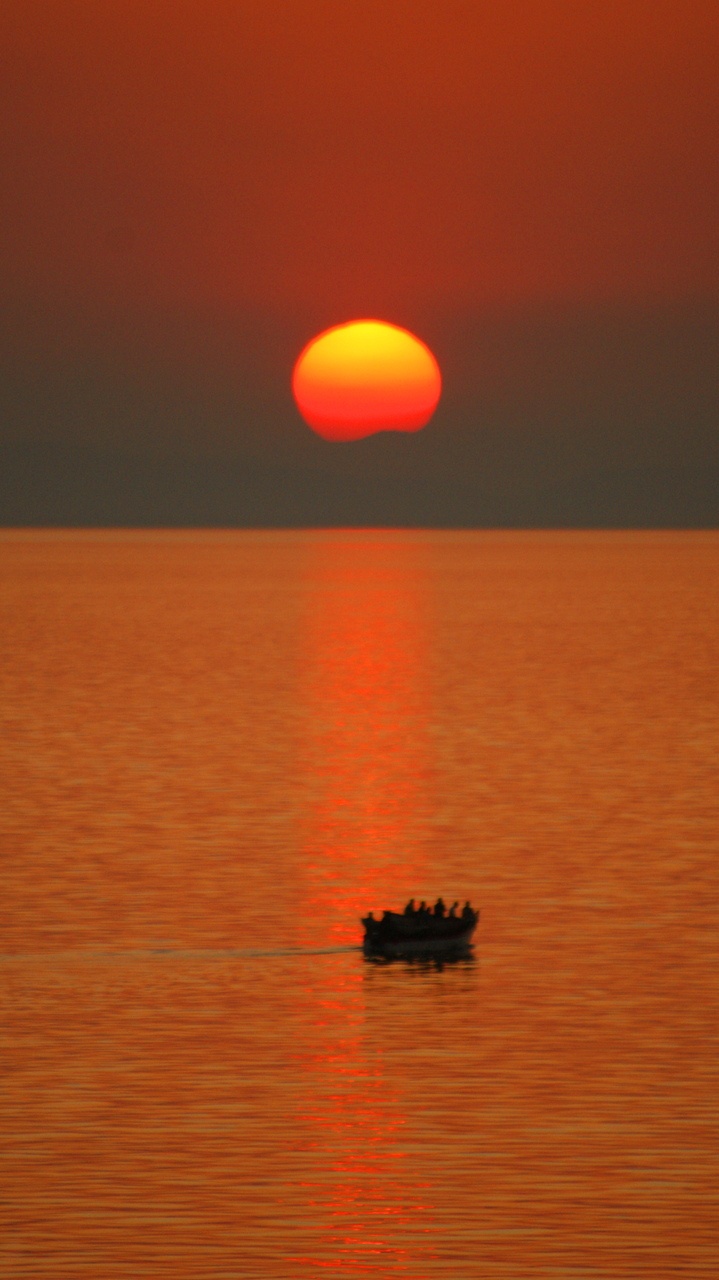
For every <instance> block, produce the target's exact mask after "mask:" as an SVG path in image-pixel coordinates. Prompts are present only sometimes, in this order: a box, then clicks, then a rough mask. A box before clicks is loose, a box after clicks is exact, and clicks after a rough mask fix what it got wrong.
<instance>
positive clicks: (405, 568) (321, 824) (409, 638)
mask: <svg viewBox="0 0 719 1280" xmlns="http://www.w3.org/2000/svg"><path fill="white" fill-rule="evenodd" d="M307 573H308V578H309V582H308V592H307V594H308V599H309V601H310V609H309V611H308V616H307V629H306V637H307V650H308V653H307V671H308V683H307V703H308V710H309V730H308V739H309V745H308V758H307V768H308V771H310V772H311V787H312V789H313V792H314V803H313V804H312V806H311V808H310V811H309V818H308V821H307V825H306V829H305V832H304V841H303V850H304V856H303V861H302V876H303V901H302V910H301V912H300V916H301V920H302V924H301V925H300V926H299V927H300V928H301V930H302V931H303V932H302V937H301V939H300V940H301V942H302V943H303V944H309V943H311V942H312V941H315V940H316V939H315V938H314V935H313V930H314V928H315V927H316V926H315V921H317V920H320V921H322V922H324V921H329V928H330V936H331V938H332V939H333V940H334V941H336V942H338V943H345V942H353V941H356V942H359V940H360V929H359V924H358V920H359V917H360V916H361V915H363V914H364V913H365V912H366V911H367V910H369V909H372V908H374V909H377V908H379V909H381V908H382V907H383V906H389V905H396V904H398V903H399V902H400V901H402V900H404V898H406V897H408V896H410V895H412V894H414V893H416V892H417V886H418V885H421V884H422V882H423V881H424V879H425V876H426V863H425V856H424V852H423V847H422V832H423V830H426V823H424V816H425V813H426V809H427V805H428V804H429V803H430V793H431V781H432V780H431V769H430V753H429V747H428V735H427V730H428V711H427V691H426V677H425V672H426V643H427V639H426V618H425V616H424V612H423V609H424V607H425V603H424V602H425V601H426V594H423V593H424V591H425V584H424V576H423V566H422V559H421V545H418V543H417V541H416V540H412V541H410V540H408V539H406V538H403V537H402V535H397V534H391V533H388V534H382V533H373V534H372V535H368V534H362V533H357V534H354V535H352V534H341V533H340V534H324V535H318V536H317V538H316V540H314V541H313V543H312V544H311V547H310V558H309V561H308V566H307ZM366 995H367V990H366V984H365V981H364V975H363V965H362V962H361V960H360V958H359V957H358V962H357V965H356V967H354V968H352V969H351V970H350V971H347V970H346V969H345V970H339V969H338V970H337V971H336V972H333V973H328V972H323V973H322V975H321V977H319V976H315V977H314V978H313V975H312V974H311V973H310V974H308V976H307V979H306V987H305V990H304V996H305V999H306V1002H307V1008H308V1016H309V1017H311V1018H312V1019H313V1020H314V1032H315V1046H316V1047H314V1049H313V1052H311V1053H307V1052H305V1053H304V1054H302V1053H297V1054H296V1055H295V1056H294V1059H293V1060H294V1062H295V1065H296V1068H297V1070H298V1073H299V1074H300V1076H301V1078H302V1080H303V1081H304V1087H303V1089H302V1103H301V1104H300V1105H301V1119H302V1120H303V1122H304V1124H305V1125H306V1128H307V1143H308V1150H310V1151H313V1152H314V1155H315V1168H316V1176H315V1178H313V1179H312V1180H310V1181H306V1182H305V1183H304V1184H303V1185H304V1188H305V1191H306V1194H307V1199H308V1206H309V1207H310V1209H311V1210H312V1211H313V1213H314V1215H315V1217H316V1221H317V1222H318V1228H319V1230H318V1242H317V1248H316V1250H315V1253H314V1255H313V1256H312V1257H307V1256H304V1257H302V1258H299V1257H296V1258H294V1259H293V1260H292V1262H293V1264H294V1265H296V1266H297V1267H299V1268H305V1273H306V1270H307V1269H315V1268H316V1269H317V1270H325V1271H330V1272H331V1273H332V1274H333V1275H337V1276H352V1275H370V1274H382V1275H400V1274H407V1273H409V1272H411V1273H412V1275H413V1276H417V1277H420V1276H422V1275H423V1274H424V1272H423V1269H422V1262H423V1259H424V1260H426V1259H428V1258H429V1257H431V1256H432V1254H433V1250H432V1246H431V1236H432V1213H431V1209H430V1206H429V1196H428V1191H429V1188H428V1186H427V1185H421V1184H419V1183H418V1182H417V1181H416V1179H415V1178H414V1177H413V1173H412V1167H411V1157H410V1154H409V1151H408V1143H407V1140H406V1127H407V1107H406V1102H405V1100H404V1098H403V1097H402V1094H401V1091H400V1088H399V1087H398V1086H397V1084H396V1083H394V1082H393V1081H391V1079H390V1078H389V1077H388V1074H387V1072H386V1069H385V1063H384V1059H383V1053H382V1049H381V1046H378V1045H377V1043H376V1042H372V1043H371V1044H370V1043H369V1042H368V1039H367V1036H366V1028H365V1022H366V1008H365V1001H366ZM310 1010H311V1012H310Z"/></svg>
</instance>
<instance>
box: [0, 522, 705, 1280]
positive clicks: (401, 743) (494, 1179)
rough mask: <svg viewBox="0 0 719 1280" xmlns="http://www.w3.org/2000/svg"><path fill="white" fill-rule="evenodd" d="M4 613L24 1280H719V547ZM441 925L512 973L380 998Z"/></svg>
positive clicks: (196, 546) (299, 581)
mask: <svg viewBox="0 0 719 1280" xmlns="http://www.w3.org/2000/svg"><path fill="white" fill-rule="evenodd" d="M0 580H1V590H2V623H1V627H0V630H1V641H0V643H1V659H2V691H1V699H0V701H1V714H2V733H1V737H0V756H1V759H0V776H1V782H0V787H1V798H0V826H1V828H2V834H1V836H0V839H1V846H0V890H1V894H0V1068H1V1073H2V1074H1V1079H0V1272H1V1273H2V1275H3V1276H7V1277H8V1280H27V1278H29V1277H32V1280H130V1278H132V1280H138V1278H140V1277H153V1278H154V1277H163V1278H165V1277H166V1278H168V1280H317V1278H319V1277H327V1278H328V1280H333V1278H335V1277H337V1278H339V1280H344V1278H348V1280H349V1278H350V1277H378V1278H379V1277H383V1278H384V1277H407V1278H408V1280H440V1278H441V1280H500V1278H501V1280H525V1278H527V1280H529V1278H532V1280H533V1278H534V1277H547V1278H550V1280H580V1277H581V1278H582V1280H585V1278H587V1277H591V1278H592V1280H620V1278H621V1280H639V1278H642V1277H651V1280H664V1277H667V1278H668V1277H672V1278H674V1277H682V1278H684V1280H688V1278H690V1277H697V1278H698V1277H702V1280H704V1278H705V1280H716V1276H717V1275H719V1124H718V1119H719V983H718V981H717V977H718V968H717V955H718V952H719V945H718V931H717V925H718V920H717V906H718V904H719V533H717V532H714V531H679V532H673V531H661V532H653V531H646V530H645V531H634V532H623V531H571V530H563V531H558V532H553V531H540V532H523V531H512V530H506V531H467V532H465V531H450V530H444V531H439V532H437V531H429V530H427V531H425V530H383V529H347V530H317V531H313V530H307V531H293V530H290V531H282V530H277V531H275V530H265V531H254V530H122V529H120V530H77V531H75V530H52V529H38V530H30V529H17V530H5V531H4V532H2V534H0ZM438 895H442V896H443V898H444V899H445V901H446V902H447V903H448V904H451V903H452V902H453V901H455V900H458V901H459V903H460V905H462V904H463V903H464V902H465V901H466V900H467V899H469V900H470V901H471V902H472V904H473V905H474V906H476V907H477V908H479V909H480V911H481V919H480V924H479V928H478V930H477V933H476V937H475V946H474V948H473V950H472V952H471V953H470V954H468V955H467V956H465V957H462V958H460V959H458V960H456V962H442V961H441V960H432V959H425V960H411V959H408V960H397V961H392V962H386V961H382V960H381V959H379V958H374V959H373V958H370V957H365V955H364V954H363V952H362V949H361V939H362V929H361V926H360V917H361V916H362V915H364V914H365V913H366V912H367V911H369V910H374V911H375V912H378V911H382V910H383V909H385V908H392V909H401V908H402V907H403V906H404V904H405V902H406V901H407V900H408V899H409V898H411V897H414V898H416V899H418V900H419V899H426V900H427V901H428V902H431V901H433V900H434V899H435V898H436V897H437V896H438ZM3 1268H4V1269H3Z"/></svg>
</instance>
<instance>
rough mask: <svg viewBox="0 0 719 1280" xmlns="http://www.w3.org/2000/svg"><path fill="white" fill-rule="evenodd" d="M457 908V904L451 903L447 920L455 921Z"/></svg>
mask: <svg viewBox="0 0 719 1280" xmlns="http://www.w3.org/2000/svg"><path fill="white" fill-rule="evenodd" d="M458 906H459V903H458V902H453V903H452V905H451V907H450V908H449V918H450V920H455V919H456V917H457V907H458Z"/></svg>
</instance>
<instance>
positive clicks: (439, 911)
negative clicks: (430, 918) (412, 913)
mask: <svg viewBox="0 0 719 1280" xmlns="http://www.w3.org/2000/svg"><path fill="white" fill-rule="evenodd" d="M434 914H435V917H436V918H437V919H438V920H443V919H444V917H445V916H446V914H447V908H446V907H445V905H444V902H443V901H442V899H441V898H438V899H437V901H436V902H435V904H434Z"/></svg>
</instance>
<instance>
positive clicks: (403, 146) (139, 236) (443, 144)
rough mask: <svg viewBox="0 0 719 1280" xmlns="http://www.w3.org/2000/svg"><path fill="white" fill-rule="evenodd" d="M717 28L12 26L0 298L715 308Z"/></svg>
mask: <svg viewBox="0 0 719 1280" xmlns="http://www.w3.org/2000/svg"><path fill="white" fill-rule="evenodd" d="M718 14H719V11H718V10H717V6H716V3H715V2H714V0H703V2H701V0H700V2H697V0H646V2H645V0H642V2H638V0H622V2H614V0H600V2H596V0H583V2H582V3H577V2H576V0H559V2H558V0H517V2H516V3H512V4H498V3H496V0H492V2H491V3H490V2H489V0H487V2H484V0H446V3H443V4H442V5H439V4H437V3H436V0H412V2H411V3H410V2H409V0H406V2H403V3H398V2H397V0H362V3H358V2H357V0H342V3H338V2H337V0H312V3H310V2H309V0H302V2H301V3H300V2H299V0H241V2H238V0H233V3H228V2H227V0H215V2H214V3H212V0H205V2H204V3H200V2H199V0H185V2H184V3H183V2H182V0H172V3H170V2H169V0H168V2H166V3H157V2H155V3H152V2H149V3H148V0H143V2H142V3H138V0H103V3H102V4H101V5H98V4H96V3H94V2H93V3H89V0H64V2H62V0H61V2H57V0H9V3H8V4H6V5H5V6H3V16H2V18H0V38H1V39H2V46H3V48H4V50H5V56H4V60H3V61H4V65H3V72H2V77H1V80H0V84H1V86H2V87H1V89H0V93H1V95H2V99H3V103H2V119H3V125H2V133H3V138H2V147H3V153H4V155H5V157H6V161H7V159H8V158H9V166H10V182H9V183H5V184H4V186H5V191H4V196H3V197H2V199H3V204H4V211H3V226H4V231H3V241H4V253H3V258H4V259H5V262H6V266H5V268H4V280H3V281H2V283H3V286H4V289H5V291H6V293H8V292H9V293H10V295H11V296H12V297H13V298H14V299H15V300H16V301H17V302H20V303H22V302H23V301H27V300H33V299H39V300H41V301H42V300H46V299H48V298H55V299H58V298H60V299H62V300H63V301H65V302H71V303H72V304H73V305H75V304H76V303H77V304H78V305H80V306H83V305H86V304H87V305H88V306H90V307H91V308H92V309H94V308H96V307H98V306H99V307H100V308H101V309H109V310H112V309H113V308H115V309H119V310H125V311H126V310H129V311H132V310H133V308H137V307H141V308H142V307H148V308H150V309H152V308H154V307H157V306H158V305H159V306H163V307H164V306H168V305H170V306H174V305H183V306H195V305H201V306H207V307H210V308H212V307H214V306H221V307H227V306H230V307H234V306H237V307H239V308H242V307H246V306H251V307H259V308H264V309H268V310H271V311H277V310H279V311H282V310H283V308H284V309H288V308H289V309H297V308H299V309H307V308H309V309H311V310H312V312H313V314H314V313H316V314H317V317H318V319H320V320H322V319H326V321H327V323H332V322H335V321H337V320H340V319H344V318H347V317H348V316H350V315H352V314H360V315H362V314H382V313H384V314H387V315H388V318H393V319H401V316H402V314H404V316H405V319H406V320H407V322H409V323H411V322H412V318H413V315H412V313H413V311H415V310H416V309H417V308H420V309H421V308H425V309H426V308H427V307H429V308H437V307H439V308H447V309H451V308H452V307H455V306H468V305H469V306H476V305H479V306H482V305H484V304H485V303H491V304H497V303H499V304H506V303H508V304H510V305H513V304H515V303H517V302H519V303H525V302H527V301H534V300H545V299H559V300H563V301H566V300H570V301H571V300H582V301H586V300H590V301H591V300H595V299H610V300H617V299H618V300H627V301H630V302H635V301H637V300H642V299H650V300H652V299H656V298H659V299H670V300H671V299H682V298H686V297H691V296H695V295H705V296H706V294H707V293H711V292H713V291H715V290H716V285H717V266H718V264H719V245H718V244H717V236H716V226H717V199H716V196H717V189H716V184H717V164H716V138H717V136H719V129H718V125H719V121H718V120H717V113H716V101H717V92H716V80H717V72H716V68H717V38H716V37H717V27H718V25H719V24H718ZM398 313H399V314H398Z"/></svg>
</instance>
